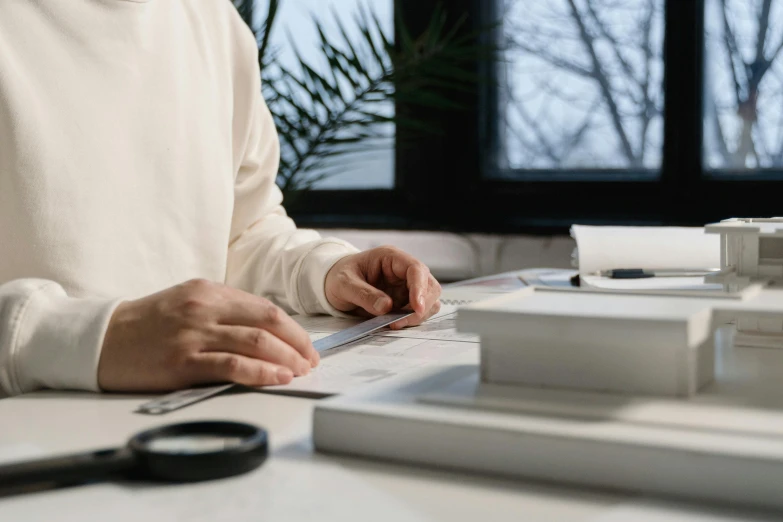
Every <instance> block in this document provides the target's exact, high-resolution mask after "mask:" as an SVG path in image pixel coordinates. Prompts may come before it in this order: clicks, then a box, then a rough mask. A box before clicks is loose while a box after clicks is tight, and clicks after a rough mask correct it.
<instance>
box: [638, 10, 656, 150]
mask: <svg viewBox="0 0 783 522" xmlns="http://www.w3.org/2000/svg"><path fill="white" fill-rule="evenodd" d="M654 16H655V5H654V4H653V0H647V13H646V15H645V17H644V19H643V20H644V21H643V26H642V34H643V35H644V36H643V38H642V53H643V54H644V79H643V80H642V84H641V88H642V95H643V99H644V105H643V111H642V114H643V116H642V124H641V125H640V128H639V149H640V150H639V160H640V161H641V162H642V163H644V159H645V157H646V156H647V132H648V131H649V130H650V123H651V122H652V119H653V117H654V115H655V109H656V107H655V104H654V102H653V100H652V99H651V96H650V84H651V81H652V61H653V59H654V56H653V49H652V27H653V17H654Z"/></svg>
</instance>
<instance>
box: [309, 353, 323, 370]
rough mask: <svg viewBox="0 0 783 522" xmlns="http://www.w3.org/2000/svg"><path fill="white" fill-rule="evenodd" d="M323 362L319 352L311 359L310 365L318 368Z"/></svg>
mask: <svg viewBox="0 0 783 522" xmlns="http://www.w3.org/2000/svg"><path fill="white" fill-rule="evenodd" d="M319 362H321V356H320V355H318V352H315V353H314V354H313V356H312V357H310V364H311V365H312V367H313V368H315V367H316V366H318V363H319Z"/></svg>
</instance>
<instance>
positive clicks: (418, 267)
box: [405, 261, 432, 317]
mask: <svg viewBox="0 0 783 522" xmlns="http://www.w3.org/2000/svg"><path fill="white" fill-rule="evenodd" d="M429 276H430V271H429V269H428V268H427V267H426V266H424V264H423V263H420V262H418V261H416V262H414V263H412V264H411V265H410V266H408V270H407V272H406V274H405V280H406V282H407V285H408V292H409V293H410V295H409V297H408V299H409V301H408V302H409V303H410V305H411V308H412V309H413V311H414V312H416V313H417V314H418V315H419V316H421V317H423V316H424V314H426V312H427V310H428V306H427V294H428V289H429ZM430 306H432V303H430Z"/></svg>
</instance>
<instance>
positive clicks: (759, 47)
mask: <svg viewBox="0 0 783 522" xmlns="http://www.w3.org/2000/svg"><path fill="white" fill-rule="evenodd" d="M771 9H772V0H764V2H763V3H762V4H761V12H760V13H759V30H758V34H757V35H756V60H760V59H761V60H763V59H764V45H765V43H766V41H767V31H769V13H770V11H771Z"/></svg>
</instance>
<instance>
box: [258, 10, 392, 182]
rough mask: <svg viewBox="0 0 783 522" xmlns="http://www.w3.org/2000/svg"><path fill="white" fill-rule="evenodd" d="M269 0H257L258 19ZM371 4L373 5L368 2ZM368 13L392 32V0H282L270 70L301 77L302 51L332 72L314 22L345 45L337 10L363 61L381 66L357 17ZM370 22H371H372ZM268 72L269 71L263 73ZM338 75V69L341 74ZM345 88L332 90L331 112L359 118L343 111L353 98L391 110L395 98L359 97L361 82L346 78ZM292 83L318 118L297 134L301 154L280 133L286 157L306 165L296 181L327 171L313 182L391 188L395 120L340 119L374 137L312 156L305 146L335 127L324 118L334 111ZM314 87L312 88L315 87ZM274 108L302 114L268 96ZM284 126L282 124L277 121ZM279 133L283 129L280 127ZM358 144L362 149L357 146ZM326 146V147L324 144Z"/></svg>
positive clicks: (342, 128) (351, 131)
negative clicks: (361, 122)
mask: <svg viewBox="0 0 783 522" xmlns="http://www.w3.org/2000/svg"><path fill="white" fill-rule="evenodd" d="M267 6H268V0H258V1H257V2H256V14H257V21H258V22H263V18H264V16H266V9H267ZM368 6H369V10H368V9H367V7H368ZM362 9H363V10H364V11H365V12H366V13H368V14H369V13H374V14H375V15H376V16H377V17H378V19H379V20H380V22H381V25H382V27H383V30H384V33H385V35H386V36H387V37H388V38H393V25H394V17H393V12H394V11H393V0H373V1H372V2H366V0H284V1H282V2H280V9H279V11H278V18H277V20H276V22H275V26H274V28H273V31H272V38H271V45H272V48H273V53H275V54H274V56H275V60H274V62H273V64H272V66H271V68H272V71H269V74H270V75H274V74H275V71H274V69H275V67H276V65H282V66H284V67H286V68H288V69H290V70H292V71H294V72H295V73H297V76H298V77H299V78H300V79H301V78H303V76H302V74H303V73H302V70H301V67H300V66H299V60H298V58H297V56H296V52H297V51H298V53H299V55H300V57H301V58H302V59H304V61H305V62H306V63H307V64H308V65H309V66H310V67H312V69H314V70H315V71H316V72H317V73H318V74H320V75H322V76H324V77H325V78H331V67H330V65H329V62H328V60H327V57H326V56H325V55H324V53H323V52H322V50H321V48H320V40H319V35H318V32H317V31H316V28H315V23H314V19H315V20H318V21H319V22H320V23H321V24H322V25H323V30H324V33H325V35H326V37H327V39H328V40H329V41H330V42H331V43H332V44H333V45H335V46H336V47H338V48H340V49H343V50H347V45H346V44H345V40H344V38H343V35H342V33H341V31H340V28H339V24H338V23H337V21H336V19H335V15H336V16H337V17H338V18H339V20H340V21H341V23H342V25H343V27H344V28H345V30H346V34H347V37H348V38H349V39H350V41H351V43H352V45H354V47H355V48H356V50H357V53H358V54H359V55H360V57H361V59H362V62H363V63H364V64H366V65H367V66H369V67H370V68H373V67H374V69H373V70H374V71H375V72H376V73H377V72H378V71H380V70H381V69H380V65H379V64H378V63H377V59H375V58H374V55H373V54H372V53H371V52H370V50H369V48H368V47H365V44H364V43H363V36H362V33H361V31H360V25H359V23H358V22H357V20H356V17H357V16H358V15H359V14H360V12H361V10H362ZM371 23H372V22H371ZM264 76H265V77H266V76H267V74H264ZM338 76H339V75H338ZM338 81H339V83H340V86H341V91H342V93H343V99H338V98H337V97H332V96H333V95H330V96H329V98H330V99H329V100H327V101H328V104H329V105H331V106H332V107H333V109H334V110H333V112H332V113H331V115H332V116H335V117H338V118H339V117H342V118H343V119H342V120H341V121H348V120H354V121H355V120H356V119H357V118H358V117H360V116H357V114H358V113H357V112H355V111H354V112H351V111H344V110H343V109H344V108H345V107H346V106H347V105H346V104H349V105H350V104H353V105H352V109H353V110H355V109H359V110H365V109H366V110H367V111H370V112H372V113H376V114H382V115H384V116H393V114H394V104H393V103H392V102H391V101H384V102H378V101H372V102H369V101H368V102H366V103H364V102H362V99H361V98H359V99H358V101H357V97H356V92H360V91H361V89H362V88H363V85H360V86H359V87H358V88H357V87H353V86H352V85H351V84H350V83H349V82H348V81H345V80H343V79H339V80H338ZM286 85H287V86H288V87H290V88H291V89H292V92H290V93H289V94H292V98H295V99H297V100H298V101H299V104H300V105H302V106H303V107H304V108H305V109H306V110H308V112H310V113H311V114H313V115H316V116H317V117H318V119H319V121H320V123H319V124H313V125H310V126H309V128H308V133H309V135H308V138H307V139H306V140H299V142H298V143H299V154H297V152H296V151H294V150H293V146H292V145H291V143H292V142H293V140H285V139H281V147H282V150H281V154H282V156H283V158H284V159H289V160H290V161H291V162H293V163H296V164H299V163H302V164H304V165H305V166H306V169H303V170H299V171H296V173H295V175H296V176H298V178H297V179H298V182H300V183H301V182H308V181H309V180H314V179H317V178H321V177H323V179H321V180H320V181H317V182H315V183H314V184H313V186H312V188H317V189H360V188H361V189H367V188H392V187H393V186H394V125H393V124H391V123H383V124H377V123H376V124H373V125H372V126H371V127H362V126H356V125H348V124H345V125H337V127H338V128H339V130H338V135H339V136H342V137H351V136H355V135H356V134H357V133H371V134H373V136H375V137H373V138H369V139H367V140H364V141H362V142H361V143H360V144H358V145H351V146H345V147H342V148H339V149H337V150H335V149H330V152H331V153H333V154H334V155H330V156H329V157H326V158H320V157H319V156H318V155H312V154H311V155H310V158H312V159H305V160H304V161H303V160H302V159H301V155H302V153H303V152H304V154H305V156H307V154H308V153H309V152H310V151H311V147H312V144H313V143H317V142H318V137H319V136H322V135H323V131H324V129H327V130H326V132H331V130H329V129H334V127H335V126H334V125H332V126H327V125H324V124H323V123H324V122H326V121H328V120H329V118H330V115H328V114H326V113H325V112H324V111H323V110H322V108H317V107H315V105H314V104H313V103H311V100H312V96H311V94H308V92H307V91H306V90H304V89H303V88H302V87H300V86H296V85H295V84H294V83H292V82H288V83H287V84H286ZM311 91H312V90H311ZM270 109H271V110H272V111H273V112H274V111H276V110H280V111H287V112H286V115H287V116H288V117H289V118H295V119H297V120H299V119H301V116H299V115H297V114H296V111H292V110H291V107H290V106H283V105H281V106H276V105H275V104H274V102H273V101H271V102H270ZM278 127H281V126H278ZM278 130H279V131H280V132H281V134H282V133H284V132H285V129H283V128H279V129H278ZM357 149H359V150H357ZM320 150H321V151H322V152H324V151H326V149H325V148H323V147H322V148H321V149H320Z"/></svg>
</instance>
